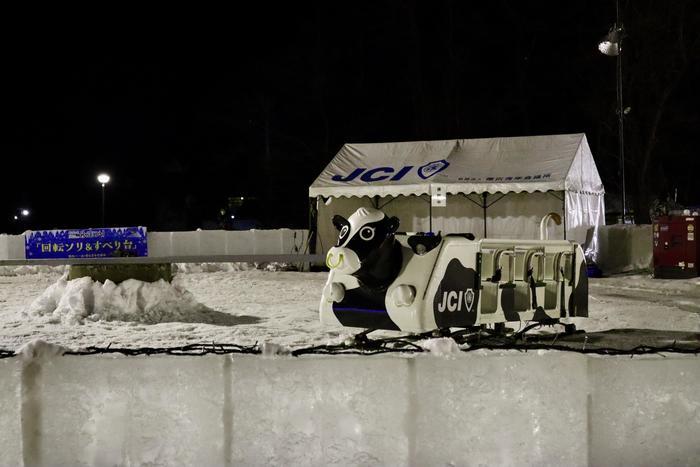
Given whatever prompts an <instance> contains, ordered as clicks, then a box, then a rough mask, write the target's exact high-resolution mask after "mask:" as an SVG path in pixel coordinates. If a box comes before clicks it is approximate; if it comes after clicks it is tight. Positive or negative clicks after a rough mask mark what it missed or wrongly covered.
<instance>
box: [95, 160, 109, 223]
mask: <svg viewBox="0 0 700 467" xmlns="http://www.w3.org/2000/svg"><path fill="white" fill-rule="evenodd" d="M97 181H98V182H100V184H102V227H104V226H105V185H106V184H108V183H109V175H107V174H105V173H102V174H99V175H98V176H97Z"/></svg>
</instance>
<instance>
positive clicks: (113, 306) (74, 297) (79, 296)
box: [25, 275, 215, 325]
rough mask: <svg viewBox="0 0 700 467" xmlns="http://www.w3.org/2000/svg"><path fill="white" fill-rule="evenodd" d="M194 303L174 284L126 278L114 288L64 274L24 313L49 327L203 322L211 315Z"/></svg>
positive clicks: (189, 295) (112, 283) (211, 311)
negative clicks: (39, 319) (117, 322)
mask: <svg viewBox="0 0 700 467" xmlns="http://www.w3.org/2000/svg"><path fill="white" fill-rule="evenodd" d="M213 313H215V312H213V310H210V309H209V308H207V307H206V306H204V305H202V304H201V303H199V302H197V301H196V300H195V299H194V297H193V296H192V294H191V293H189V292H188V291H187V290H185V289H184V288H183V287H182V286H181V285H179V283H178V281H173V283H172V284H169V283H167V282H165V281H163V280H160V281H158V282H142V281H137V280H134V279H129V280H127V281H124V282H122V283H121V284H119V285H116V284H115V283H114V282H112V281H110V280H107V281H105V283H104V284H102V283H100V282H96V281H93V280H92V279H91V278H90V277H81V278H79V279H74V280H71V281H69V280H68V279H67V275H64V276H63V277H61V278H60V279H59V280H58V281H56V282H55V283H54V284H52V285H51V286H49V287H48V288H47V289H46V290H45V291H44V293H43V294H41V295H40V296H39V297H38V298H37V299H36V300H34V302H32V304H31V305H30V306H29V308H28V310H27V311H26V312H25V316H27V317H30V318H44V320H45V321H46V322H47V323H51V324H58V323H61V324H68V325H76V324H84V323H85V321H86V320H87V321H101V320H102V321H131V322H137V323H145V324H154V323H162V322H172V321H179V322H207V321H208V320H207V315H208V314H212V316H213Z"/></svg>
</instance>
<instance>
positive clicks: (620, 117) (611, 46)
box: [598, 0, 627, 224]
mask: <svg viewBox="0 0 700 467" xmlns="http://www.w3.org/2000/svg"><path fill="white" fill-rule="evenodd" d="M624 32H625V30H624V27H623V26H622V22H621V21H620V0H617V1H616V2H615V24H613V26H612V27H611V28H610V31H608V33H607V34H606V35H605V37H603V39H601V41H600V42H599V43H598V50H600V52H601V53H602V54H604V55H607V56H609V57H617V132H618V144H619V148H618V152H619V153H620V154H619V157H620V176H621V177H622V223H623V224H624V223H625V219H626V218H627V197H626V191H625V136H624V134H625V131H624V127H625V123H624V116H625V114H626V113H627V112H626V111H624V110H623V107H622V105H623V104H622V38H623V37H624Z"/></svg>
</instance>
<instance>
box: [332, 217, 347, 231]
mask: <svg viewBox="0 0 700 467" xmlns="http://www.w3.org/2000/svg"><path fill="white" fill-rule="evenodd" d="M333 225H334V226H335V228H336V229H338V230H340V229H342V228H343V226H344V225H348V221H347V219H345V218H344V217H343V216H340V215H338V214H336V215H335V216H333Z"/></svg>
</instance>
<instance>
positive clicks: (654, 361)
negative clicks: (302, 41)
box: [0, 352, 700, 466]
mask: <svg viewBox="0 0 700 467" xmlns="http://www.w3.org/2000/svg"><path fill="white" fill-rule="evenodd" d="M698 387H700V359H698V358H697V357H694V356H692V357H675V356H667V357H666V358H662V357H650V358H638V357H635V358H629V357H621V358H597V357H587V356H584V355H580V354H572V353H559V352H528V353H522V354H518V353H507V354H498V353H486V354H459V355H457V356H455V357H454V358H442V357H435V356H425V355H421V356H416V357H406V356H373V357H337V356H336V357H303V358H291V357H284V358H276V359H267V358H263V357H259V356H233V357H231V356H206V357H172V356H170V357H166V356H157V357H156V356H151V357H110V356H90V357H85V356H80V357H79V356H63V357H60V356H57V357H53V358H49V359H44V360H35V359H34V360H32V359H30V360H20V359H19V358H11V359H5V360H0V426H2V430H0V465H13V466H14V465H71V466H80V465H108V464H109V465H112V464H120V465H122V464H124V465H144V464H148V465H212V466H213V465H567V466H576V465H694V464H695V465H696V464H697V460H698V459H700V443H698V442H697V440H698V433H699V432H700V391H698V390H697V388H698Z"/></svg>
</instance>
